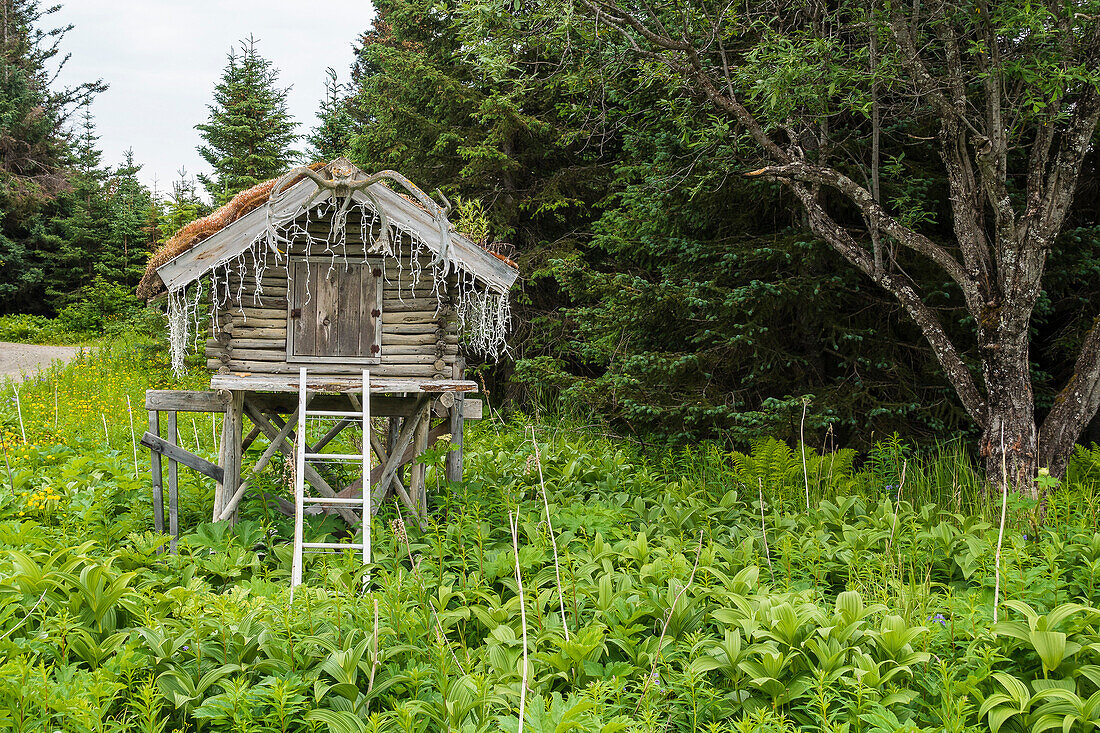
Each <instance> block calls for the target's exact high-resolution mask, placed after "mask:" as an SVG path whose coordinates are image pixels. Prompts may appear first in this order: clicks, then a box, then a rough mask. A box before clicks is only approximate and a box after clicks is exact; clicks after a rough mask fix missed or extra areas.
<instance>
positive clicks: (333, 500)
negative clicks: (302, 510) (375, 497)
mask: <svg viewBox="0 0 1100 733" xmlns="http://www.w3.org/2000/svg"><path fill="white" fill-rule="evenodd" d="M302 503H303V504H347V505H349V506H351V505H355V506H363V500H362V499H359V498H356V499H347V498H345V497H342V496H307V497H305V498H304V499H302Z"/></svg>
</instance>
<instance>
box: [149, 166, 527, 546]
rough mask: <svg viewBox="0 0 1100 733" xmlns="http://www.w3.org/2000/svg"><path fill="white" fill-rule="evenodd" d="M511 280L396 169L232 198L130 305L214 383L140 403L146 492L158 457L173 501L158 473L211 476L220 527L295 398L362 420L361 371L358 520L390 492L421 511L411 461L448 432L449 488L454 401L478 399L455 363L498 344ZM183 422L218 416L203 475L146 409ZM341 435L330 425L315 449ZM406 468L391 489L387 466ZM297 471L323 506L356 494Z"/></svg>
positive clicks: (178, 246)
mask: <svg viewBox="0 0 1100 733" xmlns="http://www.w3.org/2000/svg"><path fill="white" fill-rule="evenodd" d="M517 275H518V269H517V268H516V266H515V264H514V263H513V262H511V261H510V260H508V259H507V258H505V257H503V256H501V255H499V254H496V253H494V252H493V251H490V250H489V249H486V248H483V247H481V246H479V245H478V244H475V243H474V242H472V241H471V240H470V239H469V238H467V237H465V236H463V235H462V234H461V233H459V232H456V231H454V230H453V228H452V227H451V225H450V223H449V221H448V219H447V206H446V205H445V204H441V203H439V202H437V201H436V200H434V199H432V198H431V197H428V196H427V195H426V194H424V192H422V191H420V189H418V188H416V187H415V186H414V185H413V184H411V183H410V182H409V181H407V180H406V179H404V178H403V177H401V176H400V175H398V174H396V173H392V172H388V171H387V172H383V173H381V174H375V175H374V176H368V175H367V174H365V173H364V172H363V171H361V170H359V169H358V168H357V167H355V166H354V165H352V164H351V163H350V162H348V161H347V160H346V159H342V158H341V159H338V160H336V161H333V162H332V163H329V164H328V165H325V166H313V167H310V168H308V169H305V168H303V169H296V170H295V171H292V172H291V174H288V175H287V176H284V177H282V178H280V179H279V180H277V181H268V182H265V183H264V184H260V185H259V186H256V187H254V188H253V189H250V190H248V191H245V192H242V193H241V194H239V195H238V196H237V197H236V198H235V199H234V200H233V201H231V202H230V203H229V204H227V205H226V206H225V207H223V208H222V209H220V210H219V211H217V212H215V213H214V214H212V215H211V216H209V217H206V218H205V219H202V220H200V221H198V222H193V223H192V224H191V225H189V226H188V227H187V228H185V229H184V230H182V231H181V232H180V233H179V234H178V235H176V237H174V238H173V239H172V240H170V241H169V242H168V243H167V244H166V245H165V247H164V249H163V250H162V251H161V252H158V253H157V254H156V255H154V258H153V259H152V260H151V262H150V265H149V269H148V271H147V273H146V276H145V278H144V279H143V280H142V283H141V285H140V286H139V290H138V292H139V295H142V296H145V297H152V296H156V295H158V294H160V293H162V292H167V299H168V303H169V330H170V334H169V335H170V342H171V347H172V352H173V353H172V359H173V364H174V365H175V366H176V368H177V369H182V366H183V360H184V354H185V352H186V350H187V349H188V348H193V347H194V345H195V344H196V343H198V342H204V346H203V348H204V350H205V357H206V364H207V367H208V368H209V370H210V372H211V378H210V390H209V391H204V392H178V391H171V390H157V391H150V392H149V393H148V394H147V399H146V402H147V408H148V409H149V411H150V431H149V433H147V434H146V440H145V443H146V445H150V446H151V448H152V451H153V452H152V456H153V463H154V466H153V474H154V476H153V478H154V490H155V491H159V490H160V489H159V487H160V486H161V480H162V479H161V467H160V465H159V464H160V460H161V457H162V456H163V457H165V458H167V459H168V460H169V463H170V470H169V474H170V486H169V491H170V497H169V499H170V501H169V503H170V505H174V499H175V497H174V491H175V489H174V479H173V476H174V474H173V471H174V470H175V469H174V467H175V463H176V462H177V461H179V462H183V463H185V465H189V466H191V467H192V468H197V469H198V470H201V471H203V472H204V473H206V474H207V475H210V476H212V477H214V478H215V479H216V481H217V487H216V490H215V501H214V516H213V518H214V520H216V521H217V520H224V519H231V518H233V516H234V514H235V511H236V507H237V506H238V503H239V502H240V501H241V499H242V498H243V497H244V496H246V495H247V494H248V493H249V492H248V485H247V477H245V480H244V481H242V477H241V458H242V454H243V450H244V448H245V447H247V445H248V444H249V443H251V441H253V440H255V439H256V438H257V437H258V436H260V435H264V436H266V437H267V439H268V441H269V448H268V450H266V451H265V452H264V454H263V456H262V457H261V459H260V462H259V463H260V464H261V465H258V468H259V469H260V470H262V468H263V467H264V466H265V465H266V463H267V461H269V460H270V458H271V456H272V455H274V453H275V452H276V451H281V452H283V453H284V454H286V455H288V456H290V455H291V451H293V450H294V449H295V443H294V441H295V430H294V426H293V423H294V421H295V420H296V419H299V418H300V417H301V416H300V415H299V414H298V413H299V412H303V411H304V410H302V409H301V406H304V404H305V403H304V402H302V400H303V399H304V400H312V402H310V403H309V404H310V408H309V409H322V408H324V407H325V406H327V407H328V411H330V412H331V411H340V410H344V411H347V410H349V409H363V408H364V405H363V402H362V400H363V397H364V395H363V391H364V390H363V379H364V371H367V372H368V373H369V393H370V394H369V400H368V401H367V404H366V405H365V408H366V409H367V410H369V414H370V415H371V416H372V417H373V418H375V420H374V421H373V422H372V424H373V425H378V424H379V421H378V420H377V418H380V417H385V418H388V420H387V421H386V425H387V429H386V430H384V431H382V430H378V431H377V432H378V433H379V434H377V435H376V434H374V432H375V431H372V435H371V436H370V438H371V440H370V441H369V442H370V444H371V446H372V447H373V448H374V453H375V461H376V462H377V464H378V465H377V466H375V467H374V468H373V469H372V471H371V477H370V478H371V480H370V481H369V485H370V486H371V495H372V496H371V498H372V504H371V506H372V510H373V511H377V508H378V506H379V505H380V504H381V503H382V502H383V501H384V500H386V499H387V498H388V497H389V496H391V495H393V496H397V497H399V498H400V499H401V500H402V501H403V502H404V503H405V504H406V505H407V506H408V508H409V509H410V510H411V511H413V512H415V514H416V515H417V516H420V517H423V516H425V512H426V494H425V487H424V469H423V466H420V465H418V464H416V463H415V457H416V456H417V455H419V454H420V453H422V452H423V451H424V450H425V449H426V448H427V447H428V445H429V441H430V440H431V439H432V438H434V437H437V436H441V435H445V434H448V433H449V434H450V435H451V438H450V440H451V448H452V449H451V451H450V454H449V455H448V471H447V472H448V478H449V479H451V480H459V479H460V478H461V465H462V461H461V448H462V424H463V421H464V419H469V418H471V417H477V416H480V403H479V402H477V401H472V400H468V399H464V395H466V394H468V393H471V392H473V391H475V390H476V389H477V385H476V383H475V382H473V381H471V380H468V379H466V374H465V358H466V356H467V355H468V353H469V352H471V351H476V352H479V353H481V354H485V355H488V356H490V357H495V356H498V355H499V354H500V353H501V352H502V350H503V349H505V348H506V344H505V341H504V337H505V334H506V329H507V326H508V320H509V313H508V290H509V288H510V287H511V286H512V284H513V283H514V282H515V280H516V277H517ZM207 310H208V311H209V315H210V319H209V320H210V327H209V332H208V333H204V334H202V335H201V337H200V336H199V334H197V333H196V331H197V323H198V322H199V321H200V320H202V319H200V318H199V317H198V316H199V314H200V312H205V311H207ZM303 368H304V369H305V370H306V371H305V373H306V374H307V380H306V381H307V384H306V385H305V387H304V388H303V385H302V383H301V379H300V375H301V374H302V369H303ZM307 391H308V393H309V396H308V397H302V398H301V399H299V398H300V396H301V395H304V394H306V392H307ZM316 405H320V406H321V407H315V406H316ZM184 410H204V411H215V412H224V414H225V420H224V423H223V426H224V427H223V430H222V436H221V447H220V451H219V458H218V464H217V465H216V466H213V464H208V463H207V462H205V461H202V459H201V458H199V457H197V456H190V454H188V456H189V457H188V456H183V455H182V453H181V451H182V449H181V448H179V447H178V446H176V445H175V443H176V441H175V436H174V434H169V435H167V436H164V435H160V432H161V430H160V429H159V428H160V427H161V426H162V425H161V423H162V422H163V421H162V420H161V414H162V413H168V414H169V415H170V416H171V417H170V418H169V419H170V422H172V423H173V424H174V421H175V417H174V415H175V412H177V411H184ZM246 418H247V420H248V421H249V422H250V423H251V427H250V428H249V429H248V430H247V431H246V430H245V419H246ZM433 420H434V421H435V423H434V424H433ZM354 422H355V421H354V420H352V419H350V418H349V419H347V420H343V421H340V422H337V423H336V425H335V426H333V430H334V431H335V432H334V433H333V435H331V436H330V435H328V434H327V433H326V434H325V435H324V436H323V437H321V438H319V439H317V441H316V442H317V443H318V444H321V445H320V446H318V445H313V446H312V450H314V451H320V450H321V448H323V445H324V444H327V443H329V442H331V441H332V440H333V438H334V437H335V435H336V434H339V432H340V430H341V429H343V428H346V427H347V426H348V425H351V424H354ZM341 425H342V426H343V427H342V428H341V427H340V426H341ZM168 431H169V433H174V427H171V426H170V427H169V429H168ZM330 432H332V431H330ZM322 441H323V443H322ZM363 442H364V444H365V443H366V442H367V441H365V440H364V441H363ZM166 446H170V448H166ZM410 463H412V468H411V470H410V472H409V478H408V481H409V485H408V487H405V486H404V484H403V483H402V479H401V470H400V467H401V466H402V465H406V464H410ZM202 464H206V465H202ZM253 472H256V469H253ZM303 473H304V475H305V480H306V481H307V482H308V483H309V484H310V485H312V488H313V490H314V491H315V492H318V494H319V495H321V496H326V495H327V496H336V497H340V496H345V497H347V496H353V495H356V492H358V491H360V486H361V483H360V484H359V485H352V486H348V487H340V486H333V485H331V482H330V481H329V480H327V479H326V478H325V476H324V475H323V472H322V471H320V470H318V469H316V468H311V467H310V466H308V465H307V466H304V467H303ZM284 508H285V506H284ZM154 509H155V510H159V504H158V499H157V498H156V497H154ZM333 511H338V512H339V513H341V514H343V515H345V516H346V517H347V516H349V513H348V512H347V511H346V510H345V509H343V508H339V507H337V509H334V510H333ZM170 513H171V514H172V515H173V516H172V517H170V519H174V511H172V512H170ZM156 515H157V520H158V522H159V523H160V525H162V524H163V518H162V514H161V513H160V511H156ZM171 530H172V533H173V534H176V532H177V531H178V528H177V527H176V526H172V527H171Z"/></svg>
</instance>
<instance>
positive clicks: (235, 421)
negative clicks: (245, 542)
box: [213, 390, 244, 524]
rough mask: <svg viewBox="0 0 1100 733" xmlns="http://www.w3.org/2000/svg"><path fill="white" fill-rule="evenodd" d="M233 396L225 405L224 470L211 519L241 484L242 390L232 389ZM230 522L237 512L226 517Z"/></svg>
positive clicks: (242, 441) (233, 521)
mask: <svg viewBox="0 0 1100 733" xmlns="http://www.w3.org/2000/svg"><path fill="white" fill-rule="evenodd" d="M232 394H233V396H232V398H231V399H230V400H229V404H228V405H226V407H225V421H224V422H223V423H222V454H221V456H220V460H221V467H222V469H223V470H224V471H225V475H224V477H223V478H222V483H221V484H220V485H219V486H218V487H217V489H216V490H215V492H214V516H213V521H215V522H216V521H218V520H219V517H221V514H222V511H223V510H224V509H225V506H226V504H227V503H228V502H229V500H230V498H231V497H232V496H233V495H234V494H236V493H237V489H238V488H239V487H240V485H241V459H242V457H243V456H242V454H243V452H244V451H243V449H242V445H243V443H244V392H243V391H241V390H233V393H232ZM227 519H228V520H229V522H230V523H234V524H235V523H236V521H237V514H236V512H233V514H231V515H230V516H229V517H227Z"/></svg>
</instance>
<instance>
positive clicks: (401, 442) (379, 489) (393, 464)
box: [371, 395, 431, 527]
mask: <svg viewBox="0 0 1100 733" xmlns="http://www.w3.org/2000/svg"><path fill="white" fill-rule="evenodd" d="M430 405H431V402H430V400H429V397H428V396H427V395H421V397H420V398H419V399H417V401H416V409H415V410H414V411H413V417H412V418H410V419H409V420H408V421H407V422H406V423H405V425H404V426H403V427H402V428H401V434H400V435H399V436H397V441H396V443H395V444H394V449H393V452H391V453H390V457H389V460H388V461H386V465H385V466H383V467H382V471H381V474H380V475H379V477H378V483H377V484H376V485H375V489H374V491H375V493H374V494H373V495H372V496H371V506H372V511H375V512H377V510H378V505H379V504H380V503H381V501H382V497H383V496H385V492H386V489H387V487H388V486H391V485H392V486H393V488H394V490H395V491H397V493H398V495H399V496H400V497H401V500H402V501H403V502H405V506H407V507H408V508H409V510H410V511H413V512H417V508H416V504H415V500H414V499H413V497H412V495H410V494H406V493H405V490H404V489H403V488H402V486H401V483H400V482H399V481H396V482H395V481H391V480H390V479H391V478H392V477H393V476H394V474H395V473H396V472H397V468H398V466H400V465H401V458H402V457H403V456H404V453H405V449H406V448H407V447H408V446H409V444H410V443H412V441H413V433H414V432H415V430H416V429H417V427H418V426H419V425H420V423H421V419H420V418H421V416H422V415H423V414H424V411H425V410H427V409H428V408H429V407H430ZM414 516H416V521H417V524H418V525H420V526H421V527H423V524H422V522H421V519H420V516H419V513H417V514H415V515H414Z"/></svg>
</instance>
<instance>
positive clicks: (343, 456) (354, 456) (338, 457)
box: [306, 453, 363, 462]
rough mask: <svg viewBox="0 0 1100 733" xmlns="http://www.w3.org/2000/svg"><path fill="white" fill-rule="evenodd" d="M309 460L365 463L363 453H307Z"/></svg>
mask: <svg viewBox="0 0 1100 733" xmlns="http://www.w3.org/2000/svg"><path fill="white" fill-rule="evenodd" d="M306 458H307V459H308V460H311V461H313V460H317V459H318V458H320V459H327V460H330V461H359V462H362V461H363V454H362V453H306Z"/></svg>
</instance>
